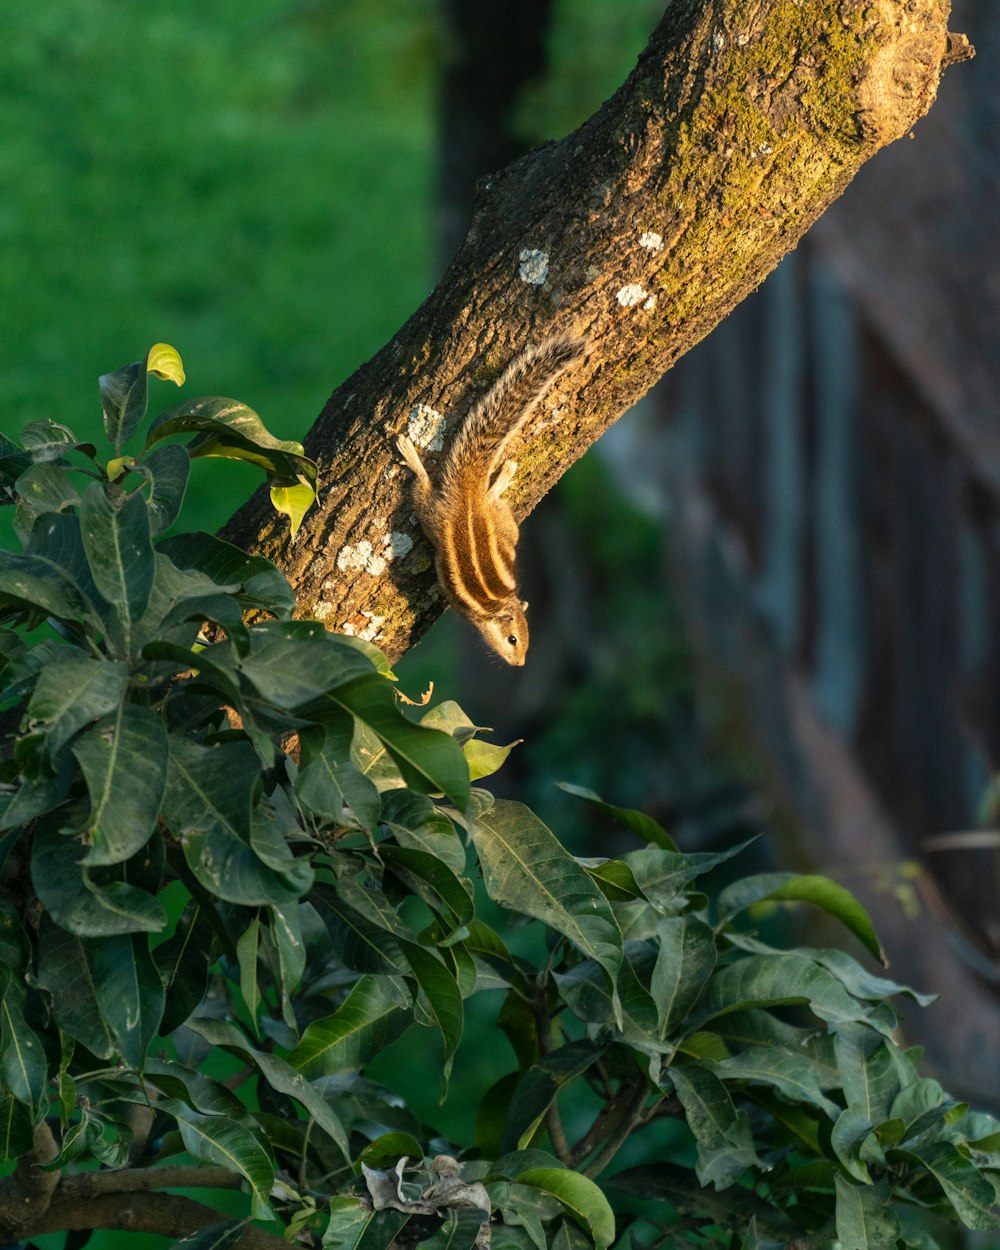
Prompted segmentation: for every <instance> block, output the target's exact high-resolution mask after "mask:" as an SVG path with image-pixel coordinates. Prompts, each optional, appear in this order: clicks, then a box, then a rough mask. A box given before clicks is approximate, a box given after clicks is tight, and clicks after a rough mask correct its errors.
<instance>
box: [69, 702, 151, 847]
mask: <svg viewBox="0 0 1000 1250" xmlns="http://www.w3.org/2000/svg"><path fill="white" fill-rule="evenodd" d="M73 754H74V755H75V756H76V758H77V760H78V761H79V764H80V768H81V769H82V771H83V775H84V778H85V780H86V782H87V790H88V792H89V794H90V814H89V815H88V816H87V819H86V822H85V830H86V841H87V845H88V850H87V854H86V855H85V856H84V858H83V861H82V862H83V863H84V864H86V865H88V866H91V867H96V866H97V865H101V864H117V863H120V862H121V861H122V860H124V859H130V858H131V857H132V856H133V855H135V853H136V852H137V851H139V850H141V849H142V847H143V846H145V844H146V843H147V842H148V841H149V839H150V838H151V837H152V835H153V833H154V831H155V829H156V821H157V818H158V817H159V814H160V808H161V807H162V805H163V796H164V792H165V790H166V785H167V731H166V729H165V728H164V726H163V722H162V721H161V720H160V718H159V716H157V715H156V713H155V712H153V711H151V710H150V709H149V708H147V707H142V706H140V705H138V704H135V703H122V704H120V705H119V707H118V708H117V710H116V711H115V712H113V713H112V714H111V715H110V716H105V717H103V718H102V719H101V720H99V721H98V722H97V723H96V724H95V725H93V726H92V727H91V728H90V729H88V730H86V731H85V732H84V733H83V734H81V736H80V737H79V738H78V739H77V740H76V742H75V743H74V745H73Z"/></svg>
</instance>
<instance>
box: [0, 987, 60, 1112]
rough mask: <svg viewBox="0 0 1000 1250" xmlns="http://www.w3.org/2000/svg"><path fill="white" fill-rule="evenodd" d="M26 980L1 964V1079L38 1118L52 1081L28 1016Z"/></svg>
mask: <svg viewBox="0 0 1000 1250" xmlns="http://www.w3.org/2000/svg"><path fill="white" fill-rule="evenodd" d="M26 997H27V995H26V992H25V986H24V982H23V981H22V980H21V977H20V975H19V974H17V973H16V972H12V971H11V969H10V968H8V967H6V965H0V1082H2V1088H3V1090H4V1091H5V1092H7V1093H10V1094H13V1096H14V1097H15V1098H16V1099H17V1101H18V1102H20V1103H23V1104H24V1105H25V1106H26V1107H27V1108H28V1109H29V1110H30V1112H31V1115H32V1119H33V1120H35V1119H37V1118H38V1113H39V1112H40V1111H41V1110H42V1108H43V1106H44V1101H45V1087H46V1085H47V1084H48V1076H49V1073H48V1061H47V1060H46V1058H45V1050H44V1048H43V1046H42V1039H41V1038H40V1037H39V1036H38V1034H37V1033H36V1032H35V1030H34V1029H33V1028H31V1026H30V1025H29V1024H28V1022H27V1020H26V1019H25V1018H24V1009H25V1001H26Z"/></svg>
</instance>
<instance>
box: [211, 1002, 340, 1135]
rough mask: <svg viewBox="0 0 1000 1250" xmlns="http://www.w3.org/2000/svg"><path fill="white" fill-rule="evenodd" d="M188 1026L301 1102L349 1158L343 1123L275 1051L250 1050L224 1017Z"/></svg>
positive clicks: (272, 1086) (272, 1085) (299, 1073)
mask: <svg viewBox="0 0 1000 1250" xmlns="http://www.w3.org/2000/svg"><path fill="white" fill-rule="evenodd" d="M189 1027H190V1028H191V1029H193V1030H194V1032H196V1033H198V1034H200V1036H201V1037H203V1038H204V1039H205V1041H206V1042H208V1043H209V1044H210V1045H212V1046H224V1047H225V1048H226V1049H227V1050H230V1051H232V1052H233V1053H234V1054H236V1055H238V1056H239V1057H240V1058H241V1059H243V1060H245V1061H247V1062H249V1063H251V1064H253V1066H254V1067H255V1068H256V1069H257V1070H258V1071H259V1072H260V1074H261V1076H262V1077H263V1078H264V1080H265V1081H267V1083H268V1085H270V1087H271V1088H272V1089H273V1090H276V1091H277V1092H278V1093H279V1094H285V1095H287V1096H288V1097H289V1098H294V1099H295V1101H296V1102H297V1103H299V1104H301V1106H303V1107H304V1108H305V1110H306V1111H307V1112H308V1113H309V1115H310V1116H311V1117H312V1119H313V1120H315V1122H316V1124H317V1125H318V1127H319V1128H321V1129H322V1130H323V1132H325V1133H326V1134H327V1135H328V1136H329V1137H330V1139H331V1140H332V1141H333V1142H335V1143H336V1145H337V1148H338V1149H339V1150H340V1152H341V1154H342V1155H343V1156H344V1158H345V1159H347V1160H350V1158H351V1153H350V1148H349V1146H348V1141H347V1133H346V1132H345V1130H344V1126H343V1124H342V1123H341V1121H340V1119H339V1118H338V1117H337V1115H335V1113H334V1111H333V1108H332V1107H331V1106H330V1104H329V1103H328V1102H327V1101H326V1100H325V1099H324V1098H323V1097H322V1096H321V1095H320V1094H319V1093H318V1092H317V1090H315V1089H314V1088H313V1087H312V1086H311V1085H310V1084H309V1082H308V1081H307V1080H306V1078H305V1077H304V1076H303V1075H302V1073H301V1072H298V1071H296V1069H295V1068H294V1067H293V1066H292V1065H291V1064H290V1063H288V1062H287V1061H286V1060H284V1059H281V1058H279V1057H278V1056H277V1055H272V1054H269V1053H268V1052H267V1051H260V1050H254V1048H253V1047H252V1046H250V1045H249V1044H248V1043H247V1041H246V1040H245V1039H244V1037H243V1035H242V1034H241V1033H240V1031H239V1029H237V1028H236V1026H235V1025H233V1024H229V1023H228V1022H227V1021H224V1020H216V1019H210V1018H208V1017H203V1018H202V1019H199V1020H192V1021H191V1023H190V1026H189Z"/></svg>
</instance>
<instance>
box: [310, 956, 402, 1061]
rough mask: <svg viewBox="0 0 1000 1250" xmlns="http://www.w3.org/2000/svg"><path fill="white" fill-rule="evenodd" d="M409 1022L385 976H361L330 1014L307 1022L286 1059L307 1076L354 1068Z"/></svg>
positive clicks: (378, 1049) (396, 1035) (383, 1047)
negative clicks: (307, 1025) (304, 1029)
mask: <svg viewBox="0 0 1000 1250" xmlns="http://www.w3.org/2000/svg"><path fill="white" fill-rule="evenodd" d="M409 1023H410V1016H409V1013H408V1012H405V1011H403V1010H401V1009H400V1006H399V999H398V998H397V997H396V995H395V994H393V993H391V992H390V991H389V989H388V988H387V986H386V984H385V979H384V978H382V977H375V976H363V977H361V979H360V980H359V981H358V982H357V984H356V985H355V986H354V988H353V989H352V990H351V992H350V993H349V994H348V996H347V997H346V998H345V999H344V1001H343V1003H342V1004H341V1005H340V1007H339V1008H338V1009H337V1010H336V1011H335V1012H334V1013H333V1015H332V1016H326V1017H325V1018H324V1019H322V1020H315V1021H313V1023H312V1024H310V1025H309V1027H308V1028H307V1029H306V1031H305V1033H303V1035H302V1039H301V1041H300V1042H299V1043H298V1045H297V1046H295V1047H294V1048H293V1050H292V1052H291V1054H290V1055H289V1056H288V1062H289V1064H291V1066H292V1067H293V1068H295V1069H297V1070H298V1071H300V1072H304V1073H305V1074H306V1075H307V1076H309V1077H312V1076H330V1075H332V1074H333V1073H335V1072H351V1071H357V1070H358V1069H359V1068H363V1067H364V1066H365V1064H367V1063H368V1062H369V1060H371V1059H372V1058H374V1056H375V1055H377V1054H378V1053H379V1051H381V1050H384V1049H385V1047H386V1046H388V1044H389V1043H390V1042H392V1041H394V1040H395V1039H396V1038H397V1037H399V1035H400V1034H401V1033H402V1032H403V1030H404V1029H405V1028H406V1027H407V1026H408V1025H409Z"/></svg>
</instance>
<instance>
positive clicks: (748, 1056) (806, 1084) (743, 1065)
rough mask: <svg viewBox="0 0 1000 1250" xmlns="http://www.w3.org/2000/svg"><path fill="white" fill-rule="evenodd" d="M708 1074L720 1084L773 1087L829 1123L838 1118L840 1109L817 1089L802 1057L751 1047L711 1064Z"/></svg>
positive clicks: (812, 1069) (790, 1053) (762, 1047)
mask: <svg viewBox="0 0 1000 1250" xmlns="http://www.w3.org/2000/svg"><path fill="white" fill-rule="evenodd" d="M712 1071H713V1072H714V1073H715V1074H716V1076H718V1077H720V1078H721V1079H722V1080H723V1081H760V1082H763V1084H765V1085H770V1086H773V1088H774V1089H776V1090H777V1091H778V1092H779V1093H780V1094H783V1095H784V1097H785V1098H788V1099H789V1100H790V1101H792V1102H801V1103H806V1104H807V1105H809V1106H812V1107H817V1108H819V1110H820V1111H823V1112H825V1114H826V1115H828V1116H829V1117H830V1119H831V1120H836V1118H837V1116H838V1115H840V1107H838V1106H837V1104H836V1103H835V1102H833V1101H832V1100H831V1099H829V1098H827V1097H825V1096H824V1094H823V1093H822V1091H821V1090H820V1087H819V1079H818V1077H817V1073H816V1072H815V1070H814V1068H813V1065H812V1064H811V1063H810V1061H809V1059H808V1058H806V1056H804V1055H796V1054H794V1053H792V1052H791V1051H787V1050H779V1049H778V1048H777V1047H773V1046H751V1047H750V1048H749V1049H747V1050H744V1051H743V1052H742V1053H741V1054H739V1055H735V1056H733V1058H731V1059H724V1060H723V1061H722V1062H721V1063H714V1064H712Z"/></svg>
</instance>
